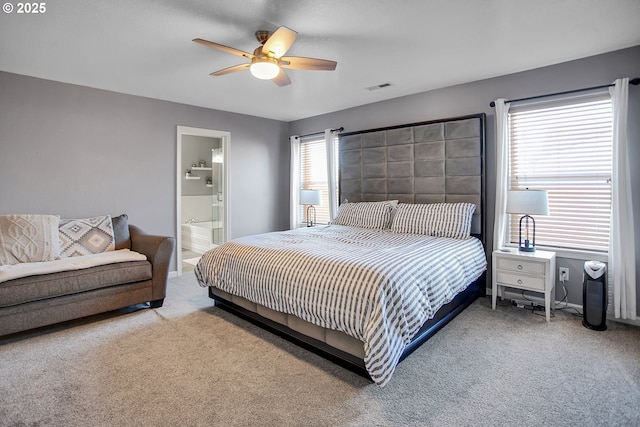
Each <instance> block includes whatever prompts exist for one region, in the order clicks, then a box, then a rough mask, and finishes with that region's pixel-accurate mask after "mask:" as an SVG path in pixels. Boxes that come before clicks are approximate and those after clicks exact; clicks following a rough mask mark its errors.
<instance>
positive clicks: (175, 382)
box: [0, 273, 640, 426]
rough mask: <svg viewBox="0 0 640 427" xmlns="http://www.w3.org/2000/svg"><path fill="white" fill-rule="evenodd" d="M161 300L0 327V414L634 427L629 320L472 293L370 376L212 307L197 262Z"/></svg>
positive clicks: (9, 421) (179, 421) (56, 420)
mask: <svg viewBox="0 0 640 427" xmlns="http://www.w3.org/2000/svg"><path fill="white" fill-rule="evenodd" d="M168 292H169V295H168V297H167V299H166V301H165V305H164V306H163V307H162V308H159V309H156V310H152V309H147V308H142V307H134V308H130V309H127V310H121V311H118V312H111V313H106V314H103V315H98V316H92V317H89V318H86V319H82V320H78V321H73V322H67V323H64V324H60V325H56V326H53V327H48V328H42V329H39V330H36V331H31V332H27V333H22V334H17V335H12V336H7V337H0V378H1V379H2V380H1V381H0V425H1V426H87V425H92V426H93V425H99V426H146V425H149V426H575V425H584V426H611V425H616V426H638V425H640V415H639V408H640V328H637V327H634V326H629V325H625V324H620V323H615V322H608V326H609V329H608V330H607V331H605V332H595V331H591V330H589V329H586V328H584V327H583V326H582V324H581V320H580V319H579V318H577V317H575V316H572V315H571V314H570V313H567V312H563V311H556V314H555V316H554V317H553V318H552V321H551V322H550V323H546V322H545V320H544V317H543V316H539V315H536V314H535V313H531V312H528V311H525V310H523V309H518V308H514V307H511V306H507V305H502V306H499V307H498V309H497V310H495V311H494V310H491V309H490V301H489V299H487V298H483V299H480V300H478V301H476V302H475V303H473V304H472V305H471V306H470V307H469V308H468V309H467V310H465V311H464V312H463V313H461V314H460V315H459V316H458V317H457V318H456V319H454V320H453V321H452V322H451V323H450V324H449V325H447V326H446V327H445V328H444V329H443V330H441V331H440V332H438V333H437V334H436V335H435V336H434V337H433V338H432V339H431V340H429V341H428V342H427V343H425V344H424V345H423V346H421V347H420V348H419V349H418V350H416V352H415V353H413V354H412V355H411V356H409V357H408V358H407V359H406V360H404V361H403V362H402V363H400V365H399V366H398V367H397V369H396V372H395V374H394V376H393V378H392V380H391V382H390V383H389V384H388V385H387V386H386V387H384V388H380V387H378V386H376V385H375V384H373V383H372V382H371V381H369V380H367V379H365V378H362V377H360V376H358V375H356V374H354V373H351V372H350V371H347V370H345V369H343V368H341V367H339V366H337V365H335V364H333V363H331V362H329V361H327V360H325V359H323V358H321V357H319V356H317V355H315V354H313V353H310V352H308V351H306V350H304V349H302V348H300V347H297V346H296V345H294V344H291V343H289V342H288V341H286V340H283V339H281V338H279V337H277V336H275V335H272V334H270V333H269V332H266V331H264V330H262V329H260V328H258V327H256V326H254V325H252V324H250V323H248V322H245V321H244V320H241V319H239V318H236V317H234V316H232V315H231V314H228V313H226V312H224V311H222V310H220V309H218V308H216V307H214V306H213V303H212V301H211V300H209V298H208V297H207V295H206V289H204V288H200V287H199V286H198V285H197V283H196V280H195V277H194V276H193V273H186V274H183V275H182V276H181V277H179V278H173V279H170V283H169V289H168Z"/></svg>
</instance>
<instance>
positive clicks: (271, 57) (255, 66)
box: [193, 27, 337, 86]
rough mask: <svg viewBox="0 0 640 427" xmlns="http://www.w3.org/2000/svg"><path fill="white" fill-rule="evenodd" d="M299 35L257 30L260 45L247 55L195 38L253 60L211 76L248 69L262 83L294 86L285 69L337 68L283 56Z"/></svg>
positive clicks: (284, 29) (323, 62)
mask: <svg viewBox="0 0 640 427" xmlns="http://www.w3.org/2000/svg"><path fill="white" fill-rule="evenodd" d="M297 35H298V33H296V32H295V31H293V30H291V29H289V28H287V27H280V28H278V29H277V30H276V31H275V32H273V33H271V32H270V31H256V38H257V39H258V41H259V42H260V43H261V46H258V47H257V48H256V49H255V50H254V51H253V53H249V52H245V51H242V50H239V49H235V48H232V47H229V46H224V45H221V44H218V43H214V42H210V41H208V40H203V39H193V41H194V42H196V43H198V44H201V45H203V46H207V47H212V48H214V49H218V50H221V51H223V52H227V53H230V54H232V55H237V56H242V57H245V58H247V59H250V60H251V62H249V63H245V64H239V65H234V66H232V67H229V68H224V69H222V70H218V71H214V72H213V73H211V75H212V76H223V75H225V74H229V73H233V72H236V71H241V70H245V69H247V68H248V69H249V70H250V71H251V74H253V76H254V77H257V78H259V79H263V80H273V82H274V83H275V84H277V85H278V86H286V85H288V84H291V79H289V76H288V75H287V73H286V72H285V71H284V68H291V69H295V70H326V71H332V70H335V69H336V65H337V62H335V61H329V60H326V59H315V58H303V57H300V56H283V55H284V54H285V53H286V52H287V50H289V48H290V47H291V45H292V44H293V42H294V41H295V40H296V36H297Z"/></svg>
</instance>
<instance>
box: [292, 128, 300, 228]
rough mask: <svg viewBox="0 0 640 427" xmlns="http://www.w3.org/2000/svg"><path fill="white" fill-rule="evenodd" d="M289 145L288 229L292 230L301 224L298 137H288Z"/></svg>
mask: <svg viewBox="0 0 640 427" xmlns="http://www.w3.org/2000/svg"><path fill="white" fill-rule="evenodd" d="M289 143H290V144H291V175H290V184H289V185H290V187H289V188H291V191H290V196H289V197H290V201H289V228H290V229H291V230H294V229H296V228H298V227H299V226H300V224H301V223H302V218H300V137H299V136H298V135H293V136H290V137H289Z"/></svg>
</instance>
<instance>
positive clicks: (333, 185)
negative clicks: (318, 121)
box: [324, 129, 339, 221]
mask: <svg viewBox="0 0 640 427" xmlns="http://www.w3.org/2000/svg"><path fill="white" fill-rule="evenodd" d="M338 132H339V131H338V130H337V129H333V130H332V129H325V131H324V142H325V144H326V152H327V184H328V187H329V188H328V190H329V220H330V221H333V219H334V218H335V217H336V215H338V194H337V193H338V191H337V188H338V183H337V182H336V179H337V176H338V171H337V170H336V168H337V164H338V162H337V161H336V160H337V156H338V153H336V149H335V148H336V144H335V139H336V136H337V135H338Z"/></svg>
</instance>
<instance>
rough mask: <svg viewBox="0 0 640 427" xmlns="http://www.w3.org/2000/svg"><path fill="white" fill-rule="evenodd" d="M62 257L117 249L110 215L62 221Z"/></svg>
mask: <svg viewBox="0 0 640 427" xmlns="http://www.w3.org/2000/svg"><path fill="white" fill-rule="evenodd" d="M59 231H60V256H61V257H63V258H65V257H74V256H82V255H90V254H98V253H102V252H107V251H113V250H114V249H115V239H114V238H113V226H112V224H111V217H110V216H109V215H105V216H97V217H95V218H86V219H61V220H60V228H59Z"/></svg>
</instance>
